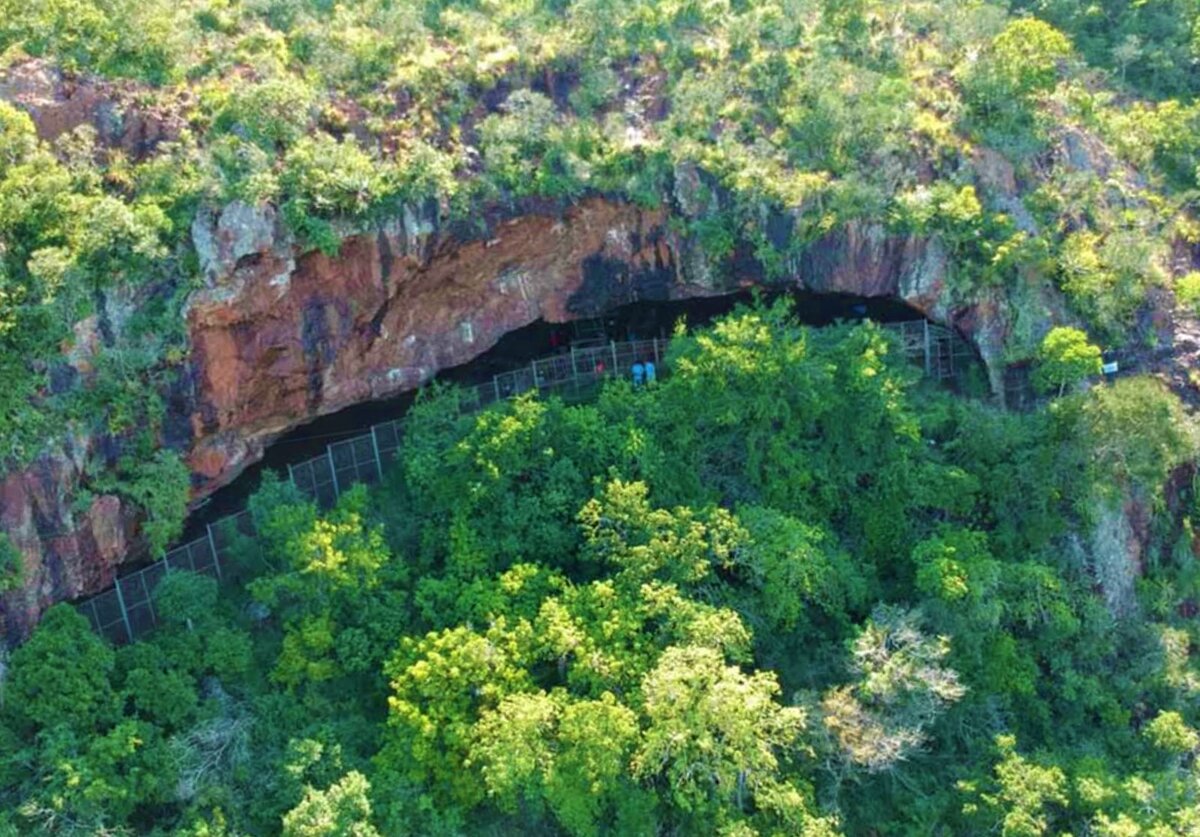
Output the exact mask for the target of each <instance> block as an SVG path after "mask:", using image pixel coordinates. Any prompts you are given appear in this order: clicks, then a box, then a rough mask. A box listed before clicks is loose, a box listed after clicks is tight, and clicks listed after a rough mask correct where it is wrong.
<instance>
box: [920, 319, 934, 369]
mask: <svg viewBox="0 0 1200 837" xmlns="http://www.w3.org/2000/svg"><path fill="white" fill-rule="evenodd" d="M921 324H922V325H924V326H925V374H926V375H929V374H930V372H931V370H932V369H933V359H932V358H931V357H930V355H929V320H921Z"/></svg>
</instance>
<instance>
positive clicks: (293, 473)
mask: <svg viewBox="0 0 1200 837" xmlns="http://www.w3.org/2000/svg"><path fill="white" fill-rule="evenodd" d="M288 482H290V483H291V484H292V486H293V487H294V488H299V487H300V486H298V485H296V471H295V469H293V468H292V463H290V462H289V463H288Z"/></svg>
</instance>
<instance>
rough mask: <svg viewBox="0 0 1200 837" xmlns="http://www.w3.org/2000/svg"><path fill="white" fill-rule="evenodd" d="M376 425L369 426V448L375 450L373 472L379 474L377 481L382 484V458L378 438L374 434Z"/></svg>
mask: <svg viewBox="0 0 1200 837" xmlns="http://www.w3.org/2000/svg"><path fill="white" fill-rule="evenodd" d="M376 427H378V425H376V424H372V425H371V447H372V448H374V449H375V472H376V473H377V474H379V481H380V482H383V457H382V456H380V455H379V436H378V435H376V433H375V428H376Z"/></svg>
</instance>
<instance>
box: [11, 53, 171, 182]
mask: <svg viewBox="0 0 1200 837" xmlns="http://www.w3.org/2000/svg"><path fill="white" fill-rule="evenodd" d="M137 92H138V91H137V90H136V89H135V87H134V86H133V85H130V84H126V85H119V84H116V83H113V82H106V81H101V80H99V79H95V78H84V79H71V78H66V77H64V76H63V74H62V73H61V72H59V71H58V70H56V69H54V68H53V67H51V66H50V65H49V64H47V63H46V62H43V61H39V60H27V61H22V62H20V63H17V64H14V65H13V66H11V67H8V68H6V69H5V70H4V71H3V72H2V73H0V100H3V101H6V102H12V103H13V104H15V105H17V106H19V107H21V108H22V109H23V110H25V111H26V112H27V113H28V114H29V116H30V117H31V118H32V120H33V124H34V127H35V128H36V129H37V133H38V136H39V137H40V138H41V139H43V140H46V141H53V140H56V139H58V138H59V137H60V136H62V135H63V134H67V133H70V132H71V131H74V130H75V129H76V128H78V127H80V126H81V125H90V126H91V127H93V128H95V129H96V135H97V138H98V139H99V140H100V141H101V142H103V143H104V144H105V145H108V146H111V147H116V148H120V149H121V150H122V151H124V152H125V153H126V154H127V155H128V156H129V157H131V158H133V159H140V158H142V157H144V156H146V155H147V154H148V153H149V152H150V151H151V150H153V148H154V147H155V146H156V145H158V143H160V142H164V141H169V140H174V139H178V138H179V134H180V132H181V131H182V129H183V127H184V124H185V122H184V119H183V116H182V115H181V110H180V109H175V108H172V109H156V108H149V107H146V106H143V105H140V104H137V103H136V102H135V99H136V98H137Z"/></svg>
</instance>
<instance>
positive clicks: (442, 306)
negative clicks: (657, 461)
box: [0, 198, 951, 639]
mask: <svg viewBox="0 0 1200 837" xmlns="http://www.w3.org/2000/svg"><path fill="white" fill-rule="evenodd" d="M435 226H436V223H435V220H433V219H431V218H425V219H422V218H421V217H419V215H418V214H417V213H414V212H406V213H404V216H403V218H401V219H398V220H397V221H396V222H395V223H393V224H391V225H390V226H388V227H385V228H384V229H382V230H378V231H375V232H373V233H369V234H359V235H352V236H349V237H347V238H346V239H345V240H344V242H343V246H342V248H341V251H340V253H339V254H338V255H337V256H336V257H333V256H328V255H325V254H322V253H319V252H311V253H307V254H298V253H297V252H296V251H295V250H294V248H293V247H292V246H291V244H290V241H289V240H288V239H287V235H286V232H285V231H283V230H281V229H280V228H279V226H278V223H277V220H276V219H275V215H274V213H273V212H272V211H270V210H267V209H255V208H249V207H242V206H239V207H236V208H234V209H232V210H230V211H227V212H222V213H221V214H220V215H208V216H202V218H201V219H199V220H198V221H197V227H194V229H193V233H194V237H196V239H197V244H198V247H199V249H200V250H201V251H202V252H201V262H202V264H203V265H204V272H205V274H206V278H207V280H208V286H207V287H206V288H205V289H203V290H201V291H198V292H196V293H195V294H194V295H193V297H192V299H191V300H190V301H189V303H188V306H187V327H188V332H189V335H190V345H191V353H190V373H191V374H190V379H191V384H192V388H191V393H190V396H189V403H190V404H191V405H192V409H191V414H190V416H189V417H188V418H187V423H188V425H190V426H189V428H188V432H190V437H191V444H190V447H189V450H188V452H187V461H188V463H189V465H190V467H191V469H192V471H193V474H194V476H195V479H194V484H195V492H194V497H195V499H197V500H199V499H200V498H202V497H203V496H206V495H207V494H209V493H211V492H212V491H214V490H216V489H217V488H219V487H220V486H222V485H224V484H226V483H228V482H230V481H231V480H232V479H234V478H235V477H236V476H237V475H238V474H240V473H241V472H242V470H243V469H244V468H245V467H246V466H247V465H249V464H252V463H253V462H255V461H257V460H258V459H259V458H260V457H261V456H262V453H263V450H264V449H265V448H266V446H267V445H269V444H270V443H271V441H273V440H274V439H275V438H277V437H278V436H280V435H281V434H283V433H285V432H287V431H288V430H290V429H292V428H294V427H296V426H298V425H300V424H303V423H305V422H306V421H309V420H311V419H313V418H315V417H316V416H319V415H323V414H326V413H330V412H334V411H336V410H339V409H342V408H344V407H347V406H349V405H352V404H356V403H359V402H362V401H366V400H369V399H377V398H384V397H388V396H391V395H394V394H397V393H399V392H402V391H405V390H408V389H412V388H414V387H416V386H418V385H419V384H421V383H422V382H424V381H427V380H428V379H430V378H431V377H432V376H433V375H435V374H436V373H437V372H438V371H439V370H441V369H445V368H448V367H451V366H457V365H459V364H462V363H465V362H467V361H469V360H471V359H472V358H474V357H476V356H478V355H479V354H481V353H483V352H484V351H486V350H487V349H489V348H490V347H492V346H493V345H495V343H496V341H498V340H499V339H500V337H502V336H503V335H504V334H506V333H508V332H510V331H513V330H515V329H518V328H521V327H522V326H525V325H528V324H529V323H532V322H534V321H535V320H537V319H539V318H542V319H545V320H548V321H552V322H563V321H567V320H570V319H573V318H578V317H582V316H590V315H594V314H595V313H599V312H600V311H602V310H605V309H608V308H612V307H615V306H617V305H621V304H624V303H626V302H631V301H636V300H638V299H646V298H654V299H664V298H676V299H678V298H688V297H696V296H711V295H716V294H721V293H726V292H729V291H731V290H734V289H736V288H737V287H739V286H742V285H745V284H750V283H753V282H755V281H758V277H755V276H736V277H734V278H732V279H727V280H721V281H714V280H712V279H711V278H708V277H709V274H710V273H711V271H707V270H702V271H696V270H692V269H690V268H689V267H688V266H689V265H696V264H699V263H701V261H702V254H701V255H700V256H699V257H698V254H697V251H696V250H695V249H694V248H693V247H691V246H690V245H689V244H688V243H687V242H686V241H683V240H681V239H680V238H679V237H678V236H677V235H676V234H675V233H674V232H672V230H671V229H670V227H669V226H668V223H667V216H666V213H665V211H663V210H644V209H639V208H637V207H634V206H631V205H628V204H619V203H614V202H611V201H605V200H602V199H599V198H595V199H589V200H585V201H582V202H581V203H579V204H578V205H576V206H574V207H572V208H571V209H570V210H568V211H567V212H566V213H565V214H563V215H561V216H559V215H539V214H531V215H525V216H522V217H518V218H515V219H511V220H508V221H504V222H500V223H497V224H494V225H493V226H492V233H491V237H490V238H488V239H486V240H470V241H464V240H461V239H457V238H455V237H454V236H453V235H451V234H449V233H439V232H437V231H436V230H435V229H434V227H435ZM698 259H699V260H698ZM943 273H944V256H943V254H942V251H941V248H940V247H939V246H937V245H936V243H931V242H928V241H917V240H910V239H900V238H895V237H891V236H887V235H885V234H884V233H883V232H882V231H881V230H879V229H877V228H867V227H854V228H851V229H848V230H846V231H845V232H842V233H839V234H837V235H835V236H831V237H830V238H829V239H827V240H826V241H823V242H819V243H818V244H816V245H815V246H814V247H813V248H811V250H810V251H809V254H808V255H807V256H806V257H805V258H803V259H802V260H801V261H800V263H799V264H797V265H796V266H795V278H794V280H793V281H794V283H795V284H797V285H800V286H805V287H809V288H811V289H812V290H817V291H836V292H843V293H853V294H859V295H863V296H892V297H900V298H904V299H907V300H909V301H911V302H912V303H913V304H914V305H915V306H916V307H918V308H920V309H921V310H924V311H927V312H929V313H930V314H931V315H933V316H935V317H937V318H939V319H943V320H949V319H951V317H950V313H951V312H948V311H943V310H941V309H939V307H938V306H939V305H940V304H941V302H940V300H941V298H942V290H943V283H944V278H943ZM698 274H699V275H698ZM81 362H82V361H81ZM83 461H84V456H83V455H82V453H81V452H77V453H75V454H74V455H68V454H67V453H61V454H58V455H54V456H47V457H45V458H44V460H43V461H41V462H39V463H38V464H37V465H35V466H34V467H33V468H31V469H29V470H28V471H26V472H23V473H20V474H14V475H11V476H10V477H8V479H7V480H6V481H5V482H4V483H2V484H0V503H2V504H3V505H2V508H0V528H3V529H4V530H5V531H8V532H9V533H11V535H12V537H13V540H14V542H15V543H16V544H17V546H18V547H19V548H20V549H21V551H22V553H23V555H24V558H25V564H26V579H27V583H26V586H25V588H24V589H23V590H21V591H17V592H15V593H13V594H9V595H8V596H6V597H5V598H4V599H3V601H0V614H3V617H4V619H5V625H4V626H3V629H4V631H5V633H6V634H7V636H8V637H9V638H10V639H15V638H19V637H21V636H23V635H25V634H26V633H27V632H28V630H29V628H30V627H31V626H32V625H33V624H34V623H35V622H36V619H37V617H38V616H39V615H40V613H41V612H42V611H43V610H44V609H45V608H46V607H48V606H49V605H50V604H51V603H53V602H55V601H59V600H62V599H67V598H74V597H79V596H82V595H86V594H88V593H92V592H96V591H98V590H101V589H103V588H104V587H106V586H108V585H109V584H110V583H111V582H112V579H113V577H114V575H115V572H116V567H117V565H118V564H119V563H120V562H121V561H122V560H124V559H125V558H126V557H127V554H128V553H129V552H130V551H131V549H133V551H134V552H136V546H137V544H138V541H137V520H136V516H135V513H134V512H133V510H131V509H129V508H128V507H125V506H123V505H122V503H121V502H120V500H119V499H118V498H116V497H112V496H105V497H99V498H97V499H95V500H94V501H92V503H91V504H90V506H88V507H87V508H86V509H85V510H84V511H82V512H73V511H72V505H73V501H74V495H75V493H76V489H77V487H78V485H79V482H80V476H81V475H80V472H79V471H80V467H81V465H79V464H76V463H82V462H83Z"/></svg>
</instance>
